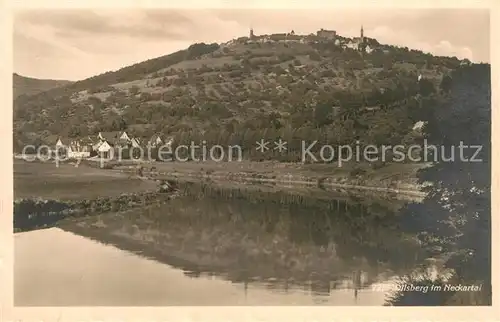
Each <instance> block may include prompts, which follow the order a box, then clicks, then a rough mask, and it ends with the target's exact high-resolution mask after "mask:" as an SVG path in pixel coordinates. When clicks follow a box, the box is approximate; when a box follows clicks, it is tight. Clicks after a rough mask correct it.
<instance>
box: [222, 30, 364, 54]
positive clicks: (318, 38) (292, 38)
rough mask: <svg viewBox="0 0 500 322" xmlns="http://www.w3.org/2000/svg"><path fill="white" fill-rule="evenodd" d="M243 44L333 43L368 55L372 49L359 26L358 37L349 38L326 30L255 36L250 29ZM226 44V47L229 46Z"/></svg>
mask: <svg viewBox="0 0 500 322" xmlns="http://www.w3.org/2000/svg"><path fill="white" fill-rule="evenodd" d="M243 40H244V41H245V43H247V44H248V43H272V42H283V43H288V42H299V43H310V42H313V43H318V42H322V41H331V42H334V43H335V45H337V46H339V47H341V48H344V49H345V48H351V49H354V50H359V51H362V52H367V53H370V52H371V51H373V48H370V46H369V45H368V44H367V43H366V41H365V40H366V39H365V37H364V31H363V26H361V30H360V36H359V37H354V38H352V39H350V38H343V37H337V32H336V31H335V30H326V29H323V28H321V29H320V30H318V31H317V32H316V34H310V35H296V34H295V32H294V31H293V30H292V31H291V32H288V33H276V34H272V35H259V36H257V35H255V34H254V31H253V29H250V35H249V37H245V38H244V39H243ZM230 44H231V42H230V43H227V44H226V45H230Z"/></svg>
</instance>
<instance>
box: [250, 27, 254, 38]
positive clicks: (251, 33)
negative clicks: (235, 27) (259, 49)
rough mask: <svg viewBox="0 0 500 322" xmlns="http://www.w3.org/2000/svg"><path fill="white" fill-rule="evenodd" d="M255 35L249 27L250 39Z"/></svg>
mask: <svg viewBox="0 0 500 322" xmlns="http://www.w3.org/2000/svg"><path fill="white" fill-rule="evenodd" d="M254 37H255V35H254V34H253V28H252V27H250V39H253V38H254Z"/></svg>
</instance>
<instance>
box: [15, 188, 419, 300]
mask: <svg viewBox="0 0 500 322" xmlns="http://www.w3.org/2000/svg"><path fill="white" fill-rule="evenodd" d="M400 203H401V201H397V200H392V201H391V200H375V199H373V198H371V199H368V198H366V199H363V198H361V199H360V198H359V197H353V196H328V195H324V196H323V195H322V196H318V195H316V194H314V193H310V192H307V191H306V192H301V193H295V192H294V193H287V192H280V191H262V190H251V191H245V190H241V189H225V188H224V189H223V188H216V187H210V186H190V187H188V188H185V189H184V190H183V194H182V195H181V196H180V197H178V198H176V199H174V200H171V201H170V202H169V203H168V204H166V205H165V204H164V205H158V206H151V207H147V208H144V209H140V210H137V209H135V210H130V211H125V212H121V213H109V214H101V215H93V216H89V217H85V218H81V219H71V220H64V221H63V222H61V223H60V224H59V225H58V227H54V228H49V229H42V230H35V231H30V232H23V233H17V234H15V266H14V267H15V271H14V272H15V282H14V301H15V305H16V306H167V305H176V306H178V305H361V306H366V305H375V306H379V305H383V304H384V302H385V300H386V297H387V295H388V291H387V290H388V287H384V286H387V285H389V286H390V285H393V282H392V281H393V278H394V277H395V276H398V275H402V274H406V273H408V272H410V271H411V270H412V268H413V267H415V265H417V262H418V261H419V260H420V259H421V258H420V255H419V247H418V245H417V244H416V243H415V242H414V239H413V238H412V236H408V235H405V234H404V233H403V232H401V231H399V230H398V228H397V225H396V222H397V220H396V219H395V218H396V216H397V209H398V207H399V206H398V205H399V204H400ZM382 290H384V291H382Z"/></svg>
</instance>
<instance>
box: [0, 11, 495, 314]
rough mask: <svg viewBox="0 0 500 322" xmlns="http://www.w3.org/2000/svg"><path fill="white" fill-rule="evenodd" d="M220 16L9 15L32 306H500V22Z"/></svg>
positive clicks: (15, 262)
mask: <svg viewBox="0 0 500 322" xmlns="http://www.w3.org/2000/svg"><path fill="white" fill-rule="evenodd" d="M236 2H237V1H235V3H236ZM303 5H306V4H303ZM205 6H206V7H199V8H187V7H186V8H182V7H171V8H169V7H158V8H154V7H141V6H140V5H139V4H138V5H136V7H116V8H115V7H112V6H109V7H106V8H103V7H95V8H93V7H81V8H71V7H61V8H57V7H50V8H43V7H39V8H37V7H33V8H29V7H25V8H16V9H12V10H13V11H12V13H11V23H12V29H11V31H10V33H11V36H9V37H12V70H11V71H10V77H11V78H12V82H10V81H9V83H8V84H11V85H12V120H6V122H9V123H12V132H10V130H7V131H6V132H5V133H4V136H5V138H6V140H10V138H12V153H13V155H12V157H11V156H9V157H8V158H9V159H10V160H11V161H12V168H11V169H12V176H13V194H12V196H13V197H12V199H13V200H6V201H5V202H4V206H3V208H4V209H3V210H2V211H8V210H9V209H10V208H9V207H7V206H6V204H12V207H13V208H12V214H13V215H12V220H10V219H9V221H10V222H12V228H9V230H10V231H11V232H13V241H12V247H13V250H12V277H13V280H12V301H13V305H14V307H37V308H43V307H190V306H205V307H221V306H226V307H242V306H243V307H253V306H255V307H256V306H259V307H262V306H266V307H270V306H281V307H294V306H308V307H351V308H354V307H396V306H400V307H448V306H452V307H457V306H462V307H463V306H466V307H490V308H491V307H492V305H493V297H494V296H497V295H496V294H495V295H493V293H494V290H493V282H492V204H491V202H492V199H493V198H492V195H491V191H492V165H493V163H492V161H491V160H492V130H491V126H492V99H491V97H492V87H493V86H492V68H491V65H490V64H491V60H490V59H491V57H492V56H491V54H490V52H491V46H492V45H493V44H492V43H491V42H490V36H491V32H492V29H491V28H490V23H491V20H492V16H491V11H490V9H489V8H487V7H485V8H479V7H478V8H475V7H470V8H468V7H456V8H452V7H446V8H445V7H443V8H432V7H428V8H425V7H422V8H418V7H416V8H410V7H408V8H405V7H402V8H395V7H393V8H391V7H380V8H377V7H366V8H364V7H362V6H360V7H352V8H350V7H338V8H336V7H333V6H332V7H325V8H320V7H311V8H307V7H305V8H303V7H302V8H294V7H293V6H290V7H286V6H283V7H282V8H272V7H265V6H262V7H261V8H259V7H255V6H254V7H238V6H236V5H235V6H229V5H228V6H227V7H217V6H214V7H213V8H211V5H210V3H208V2H207V4H206V5H205ZM9 86H10V85H9ZM11 121H12V122H11ZM6 146H7V147H8V145H6ZM4 159H7V158H4ZM4 162H7V161H4ZM9 162H10V161H9ZM9 171H11V170H9ZM5 175H9V173H6V174H5ZM4 189H10V188H9V187H4ZM2 216H4V214H2ZM5 216H7V215H5ZM8 216H10V214H8ZM9 218H10V217H9ZM2 247H3V246H2ZM386 309H387V310H390V308H386ZM356 310H359V308H356Z"/></svg>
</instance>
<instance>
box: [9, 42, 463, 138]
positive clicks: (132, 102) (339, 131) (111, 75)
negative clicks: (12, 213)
mask: <svg viewBox="0 0 500 322" xmlns="http://www.w3.org/2000/svg"><path fill="white" fill-rule="evenodd" d="M290 38H291V39H290ZM337 39H338V40H337V41H336V42H335V41H330V40H327V39H320V38H319V37H314V36H296V35H294V36H293V37H290V36H289V35H284V34H283V35H282V34H277V35H269V36H266V37H261V38H260V39H256V40H251V41H250V40H249V39H248V38H246V37H242V38H239V39H235V40H231V41H229V42H227V43H224V44H203V43H201V44H194V45H192V46H190V47H189V48H187V49H185V50H181V51H178V52H175V53H172V54H170V55H166V56H162V57H159V58H155V59H151V60H148V61H145V62H142V63H138V64H135V65H132V66H129V67H125V68H122V69H120V70H118V71H115V72H107V73H104V74H102V75H98V76H95V77H91V78H89V79H85V80H83V81H78V82H74V83H71V84H69V85H67V86H63V87H59V88H54V89H52V90H49V91H46V92H43V93H40V94H38V95H35V96H30V97H27V96H22V97H19V98H18V99H16V100H15V102H14V129H15V131H14V138H15V143H16V142H18V143H21V142H26V141H33V140H36V141H37V142H44V140H45V138H47V137H53V135H63V136H70V137H79V136H84V135H87V134H95V133H97V132H99V131H114V130H124V129H127V131H129V132H130V133H131V134H132V135H136V136H144V137H145V136H148V135H151V133H154V132H156V131H162V132H164V133H166V134H170V135H173V136H174V137H176V138H177V139H178V140H186V139H196V138H201V137H203V139H205V140H208V141H209V142H212V143H215V142H219V141H220V140H223V139H224V140H231V142H233V143H235V142H241V143H242V142H244V141H246V140H248V141H249V142H250V141H251V140H253V143H255V140H254V139H255V138H256V137H262V136H263V135H265V136H276V137H277V136H280V137H285V136H289V137H294V138H301V137H305V138H307V139H308V140H313V139H314V138H322V139H328V140H329V141H330V142H331V143H338V144H341V143H352V142H353V141H355V140H361V141H363V140H365V141H366V140H370V141H372V142H373V141H375V142H374V143H380V142H391V143H398V142H402V141H404V140H412V136H413V135H414V134H413V132H412V127H413V125H414V123H415V122H417V121H418V120H419V119H420V116H419V113H418V111H419V106H420V105H421V103H422V100H421V98H422V97H433V96H439V95H444V93H446V91H447V90H448V89H449V87H450V85H451V82H452V79H451V77H450V75H451V72H452V71H453V70H456V69H458V68H460V67H461V66H462V67H463V65H469V64H470V62H469V61H467V60H464V61H461V60H459V59H457V58H456V57H436V56H433V55H431V54H428V53H423V52H421V51H418V50H410V49H408V48H399V47H395V46H391V45H384V44H380V43H378V42H377V41H376V40H375V39H370V38H367V39H366V44H367V45H368V49H367V50H366V52H364V53H361V52H360V51H359V50H357V49H353V48H349V47H353V46H352V44H353V40H352V39H349V38H344V37H340V36H339V37H337ZM47 143H53V142H47ZM219 143H221V144H223V143H224V142H219Z"/></svg>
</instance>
